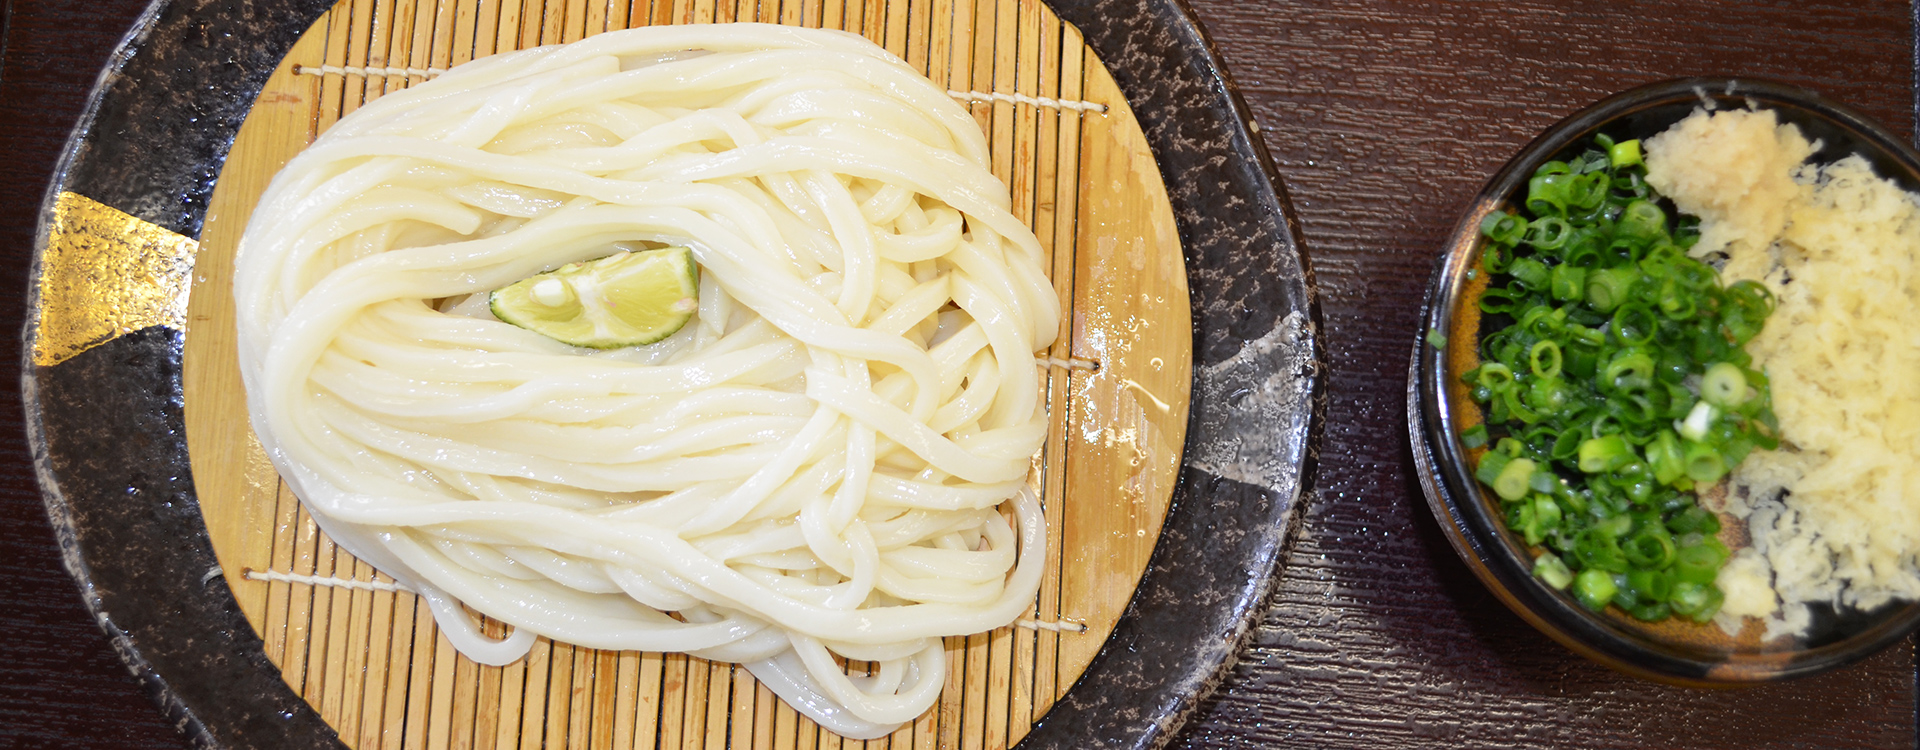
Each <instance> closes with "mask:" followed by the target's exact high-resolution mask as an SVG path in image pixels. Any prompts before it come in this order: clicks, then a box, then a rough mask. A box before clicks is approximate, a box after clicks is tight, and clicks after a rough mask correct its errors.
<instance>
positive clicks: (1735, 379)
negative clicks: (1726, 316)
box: [1401, 339, 1747, 408]
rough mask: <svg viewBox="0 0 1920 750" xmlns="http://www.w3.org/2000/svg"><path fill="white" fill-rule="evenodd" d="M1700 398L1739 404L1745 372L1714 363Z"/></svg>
mask: <svg viewBox="0 0 1920 750" xmlns="http://www.w3.org/2000/svg"><path fill="white" fill-rule="evenodd" d="M1401 340H1402V341H1405V340H1406V339H1401ZM1700 399H1701V400H1703V401H1706V402H1707V403H1709V404H1713V405H1714V406H1718V407H1721V408H1727V407H1732V406H1737V405H1739V403H1740V402H1742V401H1745V400H1747V375H1746V373H1745V372H1743V371H1742V370H1741V369H1740V366H1739V365H1736V364H1733V363H1731V362H1717V363H1714V365H1713V366H1712V367H1709V368H1707V374H1706V375H1704V376H1701V378H1700Z"/></svg>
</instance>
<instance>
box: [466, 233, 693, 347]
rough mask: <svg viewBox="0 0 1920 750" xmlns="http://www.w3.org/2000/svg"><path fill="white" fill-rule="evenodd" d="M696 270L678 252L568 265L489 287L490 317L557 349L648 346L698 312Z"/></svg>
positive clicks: (642, 253)
mask: <svg viewBox="0 0 1920 750" xmlns="http://www.w3.org/2000/svg"><path fill="white" fill-rule="evenodd" d="M698 269H699V267H698V266H696V265H695V264H694V262H693V253H691V252H689V251H688V250H687V249H686V248H684V247H666V248H661V249H658V250H643V251H640V252H630V253H617V254H614V255H609V256H607V257H605V258H600V259H598V260H590V261H585V262H582V263H568V264H567V265H564V266H561V267H559V268H556V269H554V270H552V271H548V272H546V273H543V274H540V275H538V276H533V277H531V278H528V279H525V280H522V281H518V282H515V283H513V284H510V285H508V286H504V287H501V288H499V289H495V290H494V291H493V293H492V294H491V295H489V296H488V306H489V307H491V308H492V309H493V316H494V317H496V318H499V319H501V320H503V321H506V322H508V323H512V324H514V325H516V326H519V327H521V328H525V329H527V330H529V331H533V332H534V333H538V334H540V335H543V336H546V337H548V338H551V339H554V340H556V341H559V342H561V343H566V344H572V345H574V346H584V347H590V348H594V349H618V348H621V347H625V346H640V345H642V344H651V343H653V342H655V341H659V340H661V339H664V338H666V337H668V336H671V335H673V332H674V331H678V330H680V327H681V326H684V325H686V324H687V321H688V320H689V319H691V318H692V317H693V313H694V311H695V310H697V309H699V306H700V304H699V300H698V293H699V286H700V284H699V270H698Z"/></svg>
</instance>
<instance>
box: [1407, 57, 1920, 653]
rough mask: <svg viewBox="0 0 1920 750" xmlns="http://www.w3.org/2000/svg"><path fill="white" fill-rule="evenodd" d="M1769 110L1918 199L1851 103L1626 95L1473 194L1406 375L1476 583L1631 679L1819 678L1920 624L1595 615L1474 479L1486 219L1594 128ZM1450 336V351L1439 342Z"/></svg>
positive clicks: (1918, 164)
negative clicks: (1548, 578) (1541, 571)
mask: <svg viewBox="0 0 1920 750" xmlns="http://www.w3.org/2000/svg"><path fill="white" fill-rule="evenodd" d="M1701 107H1707V108H1711V109H1739V108H1747V107H1752V108H1757V109H1769V110H1773V111H1774V112H1776V113H1777V116H1778V117H1779V119H1780V121H1781V122H1783V123H1792V124H1794V125H1796V126H1798V127H1799V128H1800V132H1801V134H1802V135H1805V136H1806V137H1807V138H1808V139H1809V140H1816V141H1818V142H1819V145H1820V148H1819V150H1818V151H1816V152H1815V153H1814V155H1813V156H1812V161H1813V162H1815V163H1820V164H1825V163H1830V162H1833V161H1837V160H1839V159H1841V158H1844V157H1846V156H1848V155H1850V154H1859V155H1860V156H1862V157H1864V158H1865V159H1866V160H1867V161H1868V162H1869V163H1871V164H1872V165H1873V169H1874V172H1875V173H1876V174H1878V175H1880V176H1881V177H1884V178H1889V179H1892V180H1893V181H1895V182H1896V183H1898V184H1899V185H1900V186H1901V188H1902V189H1905V190H1907V191H1909V192H1920V154H1917V153H1915V151H1914V149H1913V148H1912V147H1911V146H1910V145H1908V144H1907V143H1906V142H1905V141H1904V140H1903V139H1900V138H1897V137H1895V136H1894V135H1893V134H1891V133H1889V132H1888V131H1887V130H1886V129H1885V128H1883V127H1881V126H1880V125H1878V124H1876V123H1874V122H1873V121H1871V120H1869V119H1868V118H1866V117H1865V116H1863V115H1861V114H1860V113H1858V112H1855V111H1854V110H1852V109H1849V108H1847V107H1845V106H1843V105H1840V104H1837V103H1835V102H1832V101H1830V100H1828V99H1825V98H1822V97H1821V96H1819V95H1817V94H1813V93H1811V92H1808V91H1804V90H1802V89H1799V88H1795V87H1793V86H1788V85H1785V84H1780V83H1773V82H1767V81H1759V80H1750V79H1730V78H1687V79H1678V80H1672V81H1666V82H1662V83H1655V84H1650V85H1647V86H1642V87H1640V88H1636V89H1632V90H1630V91H1626V92H1624V93H1620V94H1616V95H1614V96H1612V97H1609V98H1607V99H1605V100H1603V101H1601V102H1599V103H1597V104H1594V105H1593V106H1591V107H1588V108H1586V109H1584V110H1581V111H1580V112H1577V113H1575V114H1574V115H1572V116H1570V117H1568V118H1566V119H1565V120H1562V121H1560V122H1559V123H1558V124H1556V125H1554V126H1553V127H1551V128H1548V129H1547V131H1546V132H1545V133H1543V134H1542V135H1541V136H1540V137H1539V138H1536V139H1535V140H1534V141H1533V142H1532V143H1530V144H1528V145H1527V147H1526V148H1525V149H1523V150H1521V152H1520V154H1519V155H1518V156H1515V157H1514V158H1513V160H1512V161H1509V162H1508V163H1507V165H1506V166H1505V167H1504V168H1502V169H1501V170H1500V171H1499V172H1498V173H1497V174H1495V175H1494V177H1493V179H1492V180H1491V181H1490V182H1489V183H1488V184H1487V186H1486V188H1485V189H1484V190H1482V191H1481V192H1480V195H1479V196H1478V197H1477V198H1475V199H1474V202H1473V203H1472V205H1471V206H1470V207H1469V208H1468V210H1467V213H1466V215H1465V216H1464V217H1462V218H1461V220H1460V223H1459V225H1458V226H1456V227H1455V228H1454V231H1453V233H1452V234H1451V235H1450V236H1449V238H1448V241H1447V246H1446V252H1445V253H1444V254H1443V255H1442V256H1441V258H1440V261H1439V264H1438V267H1437V268H1435V270H1434V275H1433V279H1432V281H1431V283H1430V284H1429V285H1428V288H1427V296H1426V301H1425V305H1424V308H1423V311H1422V316H1421V324H1420V328H1419V330H1418V331H1416V332H1415V339H1416V343H1415V344H1414V349H1415V351H1414V356H1413V359H1412V365H1411V372H1410V373H1409V374H1408V379H1407V423H1408V432H1409V438H1410V439H1411V441H1412V445H1413V454H1414V463H1415V465H1416V469H1417V470H1418V472H1419V476H1420V483H1421V486H1422V487H1423V488H1424V490H1425V491H1426V495H1427V503H1428V505H1429V506H1431V508H1432V509H1433V513H1434V515H1435V517H1436V518H1438V519H1439V520H1440V521H1441V524H1440V525H1441V528H1442V529H1444V530H1445V532H1446V534H1447V537H1448V540H1449V541H1450V542H1452V544H1453V547H1454V550H1455V551H1456V552H1458V553H1459V554H1460V557H1461V559H1462V560H1464V561H1465V562H1466V563H1467V565H1468V567H1470V568H1472V569H1473V572H1474V574H1475V575H1477V576H1478V577H1479V578H1480V580H1481V581H1482V582H1483V583H1485V584H1486V585H1487V587H1488V588H1490V589H1492V590H1493V592H1494V594H1495V595H1496V596H1498V597H1499V599H1500V600H1501V601H1502V602H1505V603H1506V605H1507V606H1508V607H1509V608H1511V609H1512V610H1513V611H1514V612H1515V613H1517V614H1519V615H1520V616H1521V618H1523V619H1525V620H1526V621H1527V622H1528V623H1531V624H1532V625H1533V626H1534V627H1536V628H1538V629H1540V630H1541V631H1542V632H1544V633H1546V634H1547V635H1548V636H1550V637H1552V638H1553V639H1554V640H1556V641H1559V642H1560V643H1561V644H1563V645H1565V646H1566V647H1568V648H1570V649H1572V650H1573V651H1575V652H1577V653H1579V654H1581V655H1583V656H1585V657H1587V658H1589V659H1592V660H1594V661H1597V662H1599V663H1601V664H1604V665H1606V666H1608V667H1612V668H1614V669H1616V670H1619V671H1621V672H1624V673H1627V674H1630V675H1634V676H1637V677H1642V678H1646V679H1652V680H1657V681H1661V682H1667V683H1672V684H1680V685H1690V686H1717V687H1726V686H1738V685H1750V684H1757V683H1762V682H1769V681H1775V680H1781V679H1786V678H1791V677H1799V676H1804V675H1810V674H1815V673H1818V672H1822V671H1825V670H1829V669H1833V668H1835V667H1839V666H1842V665H1846V664H1850V663H1853V662H1855V661H1858V660H1860V659H1863V658H1866V657H1867V656H1870V655H1872V654H1874V653H1875V652H1878V651H1879V650H1880V649H1882V648H1885V647H1887V646H1889V645H1891V644H1893V643H1894V642H1895V641H1898V640H1900V639H1901V638H1903V637H1906V636H1907V635H1908V634H1910V633H1912V632H1913V631H1914V630H1915V629H1916V627H1920V603H1910V602H1893V603H1889V604H1887V605H1884V606H1881V607H1879V608H1876V609H1873V610H1870V611H1859V610H1852V609H1846V608H1840V609H1836V608H1833V607H1829V606H1825V605H1814V606H1812V610H1813V612H1812V615H1813V618H1812V624H1811V626H1810V627H1809V628H1808V630H1807V632H1806V633H1805V634H1803V635H1800V636H1781V637H1777V638H1774V639H1772V640H1766V641H1763V640H1762V639H1761V638H1760V632H1759V631H1760V630H1761V628H1760V627H1758V626H1757V624H1756V623H1753V622H1749V623H1748V626H1747V627H1746V628H1745V629H1744V630H1743V631H1742V632H1741V633H1740V634H1739V635H1737V636H1729V635H1727V634H1726V633H1724V632H1722V631H1721V629H1720V628H1719V627H1718V626H1716V625H1714V624H1712V623H1708V624H1704V625H1701V624H1695V623H1692V622H1688V621H1684V620H1680V619H1678V618H1675V619H1670V620H1666V621H1663V622H1657V623H1646V622H1641V621H1638V620H1635V619H1633V618H1632V617H1629V616H1627V615H1625V614H1623V613H1621V612H1620V610H1619V609H1618V608H1617V607H1609V608H1607V609H1606V610H1605V611H1604V612H1599V613H1596V612H1592V611H1590V610H1588V609H1586V608H1585V607H1583V606H1581V605H1580V604H1579V602H1578V601H1576V600H1575V599H1574V598H1573V596H1572V595H1571V594H1569V593H1565V592H1561V591H1556V590H1554V589H1553V588H1551V587H1548V586H1547V585H1545V584H1544V583H1542V582H1540V581H1539V580H1538V579H1536V578H1534V576H1533V575H1532V561H1533V555H1532V554H1531V553H1530V552H1529V550H1528V547H1527V544H1526V542H1525V541H1524V540H1523V539H1521V538H1520V537H1519V536H1518V535H1516V534H1514V533H1512V532H1510V531H1508V530H1507V528H1506V524H1505V522H1504V521H1503V519H1502V517H1501V510H1500V502H1499V499H1498V498H1497V497H1495V496H1494V495H1493V494H1492V493H1491V492H1490V491H1487V490H1485V489H1484V488H1482V487H1481V486H1480V485H1479V484H1478V483H1477V482H1476V481H1475V480H1474V478H1473V471H1472V468H1471V464H1470V463H1469V461H1468V457H1469V455H1470V452H1469V450H1468V449H1467V448H1466V446H1465V445H1463V444H1462V443H1461V442H1460V439H1459V434H1460V430H1461V429H1462V428H1465V427H1468V426H1471V425H1474V424H1480V423H1481V422H1482V421H1483V418H1482V414H1481V411H1480V406H1479V405H1478V404H1475V403H1473V401H1472V400H1471V399H1469V398H1468V397H1467V390H1466V386H1465V385H1463V384H1462V383H1461V382H1460V375H1461V373H1464V372H1466V371H1468V370H1471V369H1473V368H1474V367H1477V366H1478V365H1479V361H1480V358H1479V348H1480V347H1479V342H1480V340H1481V335H1482V333H1483V332H1482V331H1481V330H1480V316H1481V313H1480V309H1479V305H1478V300H1479V296H1480V293H1481V292H1482V291H1483V290H1484V289H1485V288H1486V284H1487V278H1486V276H1487V274H1484V273H1481V274H1476V276H1477V278H1468V271H1469V270H1470V269H1473V268H1476V267H1478V266H1479V260H1480V252H1481V248H1482V245H1483V238H1482V237H1481V234H1480V221H1481V219H1482V218H1484V217H1485V216H1486V215H1487V214H1488V213H1490V212H1493V211H1503V210H1508V209H1510V208H1511V207H1514V206H1517V205H1518V200H1519V199H1520V198H1521V194H1522V193H1523V191H1525V189H1526V187H1527V181H1528V178H1530V177H1531V176H1532V175H1533V173H1534V170H1535V169H1537V168H1538V167H1539V166H1540V165H1541V164H1543V163H1545V162H1547V161H1549V160H1552V159H1562V160H1565V159H1568V158H1570V157H1572V156H1576V155H1577V154H1578V151H1579V150H1580V149H1582V148H1584V146H1583V143H1584V142H1585V141H1586V139H1588V138H1589V137H1590V136H1592V135H1594V134H1596V133H1605V134H1607V135H1608V136H1610V137H1612V138H1614V139H1615V140H1625V139H1629V138H1647V137H1650V136H1653V135H1655V134H1657V133H1659V132H1660V131H1662V130H1665V129H1666V128H1667V127H1668V126H1670V125H1672V124H1673V123H1675V122H1678V121H1680V120H1681V119H1683V118H1685V117H1686V116H1687V115H1689V114H1691V113H1692V112H1693V111H1694V110H1695V109H1696V108H1701ZM1430 331H1438V332H1440V333H1441V334H1443V335H1445V337H1446V339H1445V341H1444V342H1443V345H1444V348H1436V347H1434V346H1433V345H1431V344H1430V343H1428V341H1427V338H1428V333H1429V332H1430Z"/></svg>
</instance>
